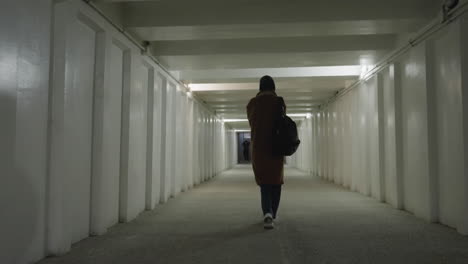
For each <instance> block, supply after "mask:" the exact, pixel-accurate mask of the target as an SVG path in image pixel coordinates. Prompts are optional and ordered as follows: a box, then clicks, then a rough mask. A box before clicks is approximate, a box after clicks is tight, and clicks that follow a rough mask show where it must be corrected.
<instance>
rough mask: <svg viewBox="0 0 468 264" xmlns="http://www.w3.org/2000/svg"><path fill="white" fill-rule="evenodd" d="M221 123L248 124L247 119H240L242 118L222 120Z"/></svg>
mask: <svg viewBox="0 0 468 264" xmlns="http://www.w3.org/2000/svg"><path fill="white" fill-rule="evenodd" d="M223 121H224V122H225V123H235V122H248V121H249V120H248V119H245V118H244V119H242V118H239V119H223Z"/></svg>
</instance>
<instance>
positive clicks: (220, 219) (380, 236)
mask: <svg viewBox="0 0 468 264" xmlns="http://www.w3.org/2000/svg"><path fill="white" fill-rule="evenodd" d="M259 200H260V198H259V191H258V187H257V186H256V185H255V183H254V181H253V175H252V171H251V169H250V168H249V167H248V166H239V167H237V168H236V169H234V170H230V171H228V172H226V173H224V174H223V175H222V176H220V177H218V178H216V179H213V180H212V181H210V182H207V183H205V184H202V185H199V186H197V187H196V188H194V189H192V190H190V191H188V192H186V193H183V194H181V195H179V196H178V197H177V198H176V199H171V200H170V201H169V202H168V203H166V204H164V205H161V206H158V207H157V208H156V210H154V211H151V212H145V213H143V214H141V216H140V217H139V218H138V219H136V220H135V221H132V222H131V223H127V224H120V225H117V226H115V227H113V228H111V229H110V230H109V232H108V233H107V234H106V235H103V236H100V237H93V238H88V239H85V240H83V241H81V242H79V243H77V244H75V245H74V247H73V249H72V251H71V252H70V253H68V254H67V255H65V256H62V257H55V258H48V259H46V260H43V261H41V262H40V263H41V264H52V263H67V264H72V263H80V264H86V263H99V264H102V263H113V264H119V263H139V264H144V263H158V264H163V263H177V264H183V263H217V264H219V263H221V264H228V263H236V264H238V263H242V264H246V263H257V264H258V263H269V264H270V263H291V264H298V263H346V264H349V263H359V264H362V263H372V264H376V263H392V264H395V263H411V264H415V263H437V264H440V263H450V264H453V263H464V264H466V263H468V237H463V236H461V235H459V234H457V233H456V232H455V230H453V229H450V228H448V227H445V226H442V225H437V224H428V223H426V222H424V221H422V220H420V219H417V218H415V217H413V216H412V215H411V214H409V213H406V212H403V211H398V210H395V209H393V208H392V207H390V206H389V205H386V204H382V203H378V202H377V201H375V200H373V199H371V198H368V197H365V196H362V195H360V194H357V193H353V192H350V191H348V190H346V189H343V188H341V187H338V186H335V185H332V184H330V183H327V182H324V181H321V180H319V179H316V178H312V177H308V176H305V175H304V174H302V173H300V172H298V171H296V170H292V169H287V170H286V184H285V186H284V192H283V199H282V203H281V206H280V212H279V219H278V223H277V226H276V229H274V230H271V231H265V230H264V229H263V228H262V224H261V213H260V206H259Z"/></svg>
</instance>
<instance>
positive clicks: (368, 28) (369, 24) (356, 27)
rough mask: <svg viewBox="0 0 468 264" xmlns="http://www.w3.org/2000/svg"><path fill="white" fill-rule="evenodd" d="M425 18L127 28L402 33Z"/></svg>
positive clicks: (257, 33)
mask: <svg viewBox="0 0 468 264" xmlns="http://www.w3.org/2000/svg"><path fill="white" fill-rule="evenodd" d="M424 21H425V20H423V19H418V18H416V19H415V18H411V19H396V20H390V19H383V20H350V21H326V22H321V21H319V22H300V23H271V24H236V25H205V26H200V25H192V26H168V27H135V28H127V29H128V30H129V31H130V32H132V33H134V34H136V35H139V36H144V38H145V40H147V41H174V40H179V41H181V40H203V39H208V40H219V39H248V38H281V37H312V36H340V35H371V34H400V33H409V32H413V31H415V30H417V29H419V28H420V27H421V26H422V25H423V24H424Z"/></svg>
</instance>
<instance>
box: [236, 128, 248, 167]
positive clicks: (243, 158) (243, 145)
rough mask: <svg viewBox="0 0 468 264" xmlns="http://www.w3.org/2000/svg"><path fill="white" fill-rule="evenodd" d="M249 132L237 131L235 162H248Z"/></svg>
mask: <svg viewBox="0 0 468 264" xmlns="http://www.w3.org/2000/svg"><path fill="white" fill-rule="evenodd" d="M250 141H251V140H250V132H237V162H238V163H239V164H249V163H250V161H251V157H250Z"/></svg>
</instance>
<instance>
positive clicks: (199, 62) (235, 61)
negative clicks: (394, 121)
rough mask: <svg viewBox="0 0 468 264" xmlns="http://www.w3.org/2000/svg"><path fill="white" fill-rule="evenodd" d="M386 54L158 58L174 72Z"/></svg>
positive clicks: (353, 60)
mask: <svg viewBox="0 0 468 264" xmlns="http://www.w3.org/2000/svg"><path fill="white" fill-rule="evenodd" d="M387 53H388V50H378V51H377V50H358V51H336V52H301V53H251V54H217V55H189V56H181V55H178V56H158V60H159V61H160V62H161V63H162V64H163V65H165V66H166V67H168V68H169V69H171V70H174V71H182V70H204V69H216V68H218V69H219V68H221V69H241V68H282V67H313V66H336V65H359V64H373V63H376V62H377V61H378V60H379V58H381V57H382V56H384V55H385V54H387Z"/></svg>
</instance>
